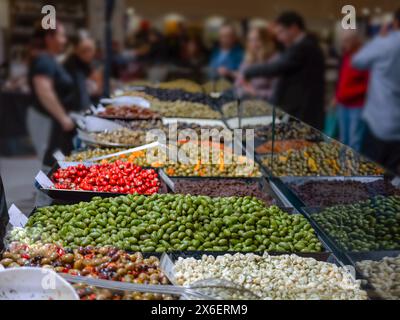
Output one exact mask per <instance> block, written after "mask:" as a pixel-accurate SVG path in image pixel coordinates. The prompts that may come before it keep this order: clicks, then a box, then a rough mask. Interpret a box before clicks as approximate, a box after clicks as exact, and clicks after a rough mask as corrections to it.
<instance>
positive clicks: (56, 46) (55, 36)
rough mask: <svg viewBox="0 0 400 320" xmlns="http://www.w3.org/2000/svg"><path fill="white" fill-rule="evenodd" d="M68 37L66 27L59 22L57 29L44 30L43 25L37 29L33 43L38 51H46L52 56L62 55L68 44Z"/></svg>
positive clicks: (39, 24) (39, 25)
mask: <svg viewBox="0 0 400 320" xmlns="http://www.w3.org/2000/svg"><path fill="white" fill-rule="evenodd" d="M67 41H68V39H67V35H66V32H65V27H64V25H63V24H62V23H61V22H60V21H57V23H56V29H48V30H46V29H43V27H42V25H41V23H38V25H37V26H36V28H35V32H34V36H33V42H34V47H35V48H36V49H38V50H44V51H47V52H49V53H51V54H55V55H57V54H61V53H62V52H63V51H64V49H65V46H66V44H67Z"/></svg>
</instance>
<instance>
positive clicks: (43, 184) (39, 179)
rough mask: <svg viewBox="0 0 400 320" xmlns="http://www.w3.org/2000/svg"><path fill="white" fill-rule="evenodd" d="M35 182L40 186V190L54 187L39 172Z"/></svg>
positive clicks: (47, 178)
mask: <svg viewBox="0 0 400 320" xmlns="http://www.w3.org/2000/svg"><path fill="white" fill-rule="evenodd" d="M35 180H36V182H37V183H39V184H40V186H41V187H42V188H45V189H50V188H52V187H53V186H54V183H53V182H52V181H51V180H50V179H49V177H48V176H46V174H45V173H44V172H43V171H39V173H38V174H37V175H36V177H35Z"/></svg>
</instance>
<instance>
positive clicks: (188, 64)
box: [178, 35, 207, 82]
mask: <svg viewBox="0 0 400 320" xmlns="http://www.w3.org/2000/svg"><path fill="white" fill-rule="evenodd" d="M178 65H179V66H180V67H183V68H185V69H188V70H189V73H190V74H189V76H190V78H191V79H192V80H194V81H197V82H202V81H203V80H204V79H203V78H204V72H203V71H204V70H203V69H204V66H206V65H207V49H206V47H205V46H204V44H203V41H202V39H201V36H200V35H191V36H189V37H188V38H187V39H186V41H185V42H184V43H183V44H182V48H181V54H180V61H179V63H178Z"/></svg>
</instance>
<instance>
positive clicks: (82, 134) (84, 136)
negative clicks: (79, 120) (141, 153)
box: [77, 129, 138, 148]
mask: <svg viewBox="0 0 400 320" xmlns="http://www.w3.org/2000/svg"><path fill="white" fill-rule="evenodd" d="M77 131H78V138H79V139H80V140H82V141H83V142H84V143H85V144H87V145H88V146H100V147H114V148H133V147H137V146H138V145H135V144H122V143H112V142H104V141H98V140H96V139H94V138H93V137H92V136H90V134H89V133H88V132H86V131H82V130H80V129H78V130H77Z"/></svg>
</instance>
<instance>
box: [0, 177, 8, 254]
mask: <svg viewBox="0 0 400 320" xmlns="http://www.w3.org/2000/svg"><path fill="white" fill-rule="evenodd" d="M7 224H8V211H7V204H6V198H5V195H4V188H3V182H2V181H1V176H0V252H1V250H3V245H4V243H3V239H4V236H5V234H6V227H7Z"/></svg>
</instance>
